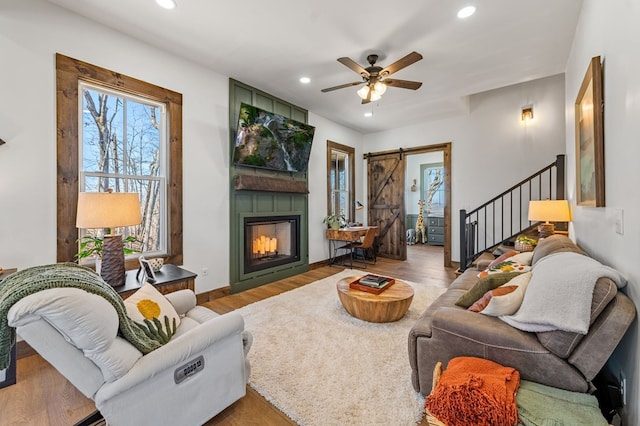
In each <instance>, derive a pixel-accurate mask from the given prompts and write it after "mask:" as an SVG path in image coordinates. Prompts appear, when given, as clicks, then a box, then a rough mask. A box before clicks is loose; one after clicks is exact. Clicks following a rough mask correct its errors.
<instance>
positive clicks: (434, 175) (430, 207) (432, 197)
mask: <svg viewBox="0 0 640 426" xmlns="http://www.w3.org/2000/svg"><path fill="white" fill-rule="evenodd" d="M420 169H421V172H422V173H421V174H422V176H421V179H420V180H421V181H422V182H420V185H421V186H420V187H421V188H422V199H423V200H425V209H426V212H427V214H435V215H438V216H441V215H443V214H444V206H445V204H446V202H445V187H444V166H443V164H442V163H432V164H422V165H421V166H420Z"/></svg>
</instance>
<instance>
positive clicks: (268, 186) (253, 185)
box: [234, 175, 309, 194]
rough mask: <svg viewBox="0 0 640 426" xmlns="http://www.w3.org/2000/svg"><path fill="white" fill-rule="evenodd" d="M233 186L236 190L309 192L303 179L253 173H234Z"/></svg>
mask: <svg viewBox="0 0 640 426" xmlns="http://www.w3.org/2000/svg"><path fill="white" fill-rule="evenodd" d="M234 188H235V190H236V191H265V192H289V193H296V194H308V193H309V189H308V188H307V182H305V181H301V180H293V179H282V178H274V177H267V176H255V175H236V176H235V185H234Z"/></svg>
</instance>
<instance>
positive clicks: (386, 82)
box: [321, 52, 422, 104]
mask: <svg viewBox="0 0 640 426" xmlns="http://www.w3.org/2000/svg"><path fill="white" fill-rule="evenodd" d="M420 59H422V55H421V54H419V53H417V52H411V53H409V54H408V55H407V56H405V57H403V58H401V59H399V60H397V61H396V62H394V63H392V64H391V65H389V66H388V67H385V68H382V67H380V66H378V65H376V61H377V60H378V55H369V56H367V62H369V66H368V67H366V68H363V67H361V66H360V65H359V64H358V63H357V62H356V61H354V60H353V59H351V58H347V57H344V58H338V62H340V63H341V64H343V65H344V66H346V67H348V68H350V69H351V70H353V71H355V72H357V73H358V74H360V76H361V77H362V81H354V82H353V83H347V84H341V85H339V86H334V87H329V88H327V89H322V90H321V91H322V92H325V93H326V92H331V91H333V90H338V89H344V88H346V87H351V86H357V85H360V84H362V83H366V85H365V86H364V87H362V88H361V89H360V90H358V92H357V93H358V96H360V98H362V103H363V104H367V103H369V102H371V101H377V100H378V99H380V98H381V97H382V94H383V93H384V92H385V91H386V90H387V86H391V87H400V88H402V89H411V90H417V89H419V88H420V86H422V83H421V82H418V81H408V80H397V79H391V78H387V77H389V76H390V75H391V74H393V73H395V72H398V71H400V70H401V69H403V68H405V67H408V66H409V65H411V64H413V63H415V62H418V61H419V60H420Z"/></svg>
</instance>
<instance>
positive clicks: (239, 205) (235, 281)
mask: <svg viewBox="0 0 640 426" xmlns="http://www.w3.org/2000/svg"><path fill="white" fill-rule="evenodd" d="M243 102H244V103H245V104H248V105H253V106H255V107H258V108H261V109H264V110H266V111H270V112H273V113H275V114H279V115H282V116H284V117H287V118H291V119H293V120H296V121H300V122H302V123H307V110H305V109H302V108H300V107H297V106H295V105H293V104H290V103H288V102H286V101H283V100H282V99H278V98H276V97H274V96H271V95H269V94H268V93H265V92H262V91H260V90H258V89H256V88H254V87H251V86H248V85H246V84H244V83H241V82H239V81H236V80H233V79H229V147H230V149H229V155H230V158H229V206H230V207H229V215H230V216H229V218H230V220H229V223H230V238H229V241H230V243H229V253H230V256H229V258H230V268H229V270H230V277H229V278H230V282H229V285H230V287H231V292H232V293H237V292H240V291H244V290H248V289H250V288H255V287H258V286H261V285H263V284H267V283H270V282H273V281H277V280H280V279H283V278H287V277H291V276H293V275H297V274H301V273H303V272H306V271H308V270H309V202H308V200H309V197H308V195H307V194H294V193H287V192H264V191H244V190H243V191H237V190H236V189H235V187H234V182H235V177H236V176H237V175H239V174H251V175H255V176H265V177H271V178H281V179H287V180H298V181H304V182H305V183H308V181H307V179H308V176H307V174H306V173H289V172H278V171H269V170H261V169H252V168H248V167H236V166H234V165H233V152H234V144H235V136H236V130H237V129H236V127H237V125H238V114H239V111H240V104H242V103H243ZM268 215H274V216H275V215H277V216H287V215H300V260H299V261H297V262H294V263H289V264H286V265H281V266H276V267H274V268H270V269H265V270H262V271H257V272H252V273H248V274H245V273H244V271H243V269H244V264H243V256H244V253H243V242H244V240H245V236H244V218H245V217H255V216H268Z"/></svg>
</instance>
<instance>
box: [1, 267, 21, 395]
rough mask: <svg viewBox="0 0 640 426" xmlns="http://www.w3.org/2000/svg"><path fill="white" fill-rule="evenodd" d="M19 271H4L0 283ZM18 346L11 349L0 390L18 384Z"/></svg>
mask: <svg viewBox="0 0 640 426" xmlns="http://www.w3.org/2000/svg"><path fill="white" fill-rule="evenodd" d="M17 271H18V270H17V269H16V268H11V269H4V270H3V271H2V272H0V282H2V280H4V279H5V278H7V277H8V276H9V275H11V274H13V273H14V272H17ZM17 346H18V345H17V343H16V344H15V345H13V347H12V348H11V353H10V354H9V357H10V358H9V367H8V368H7V369H5V370H0V389H2V388H6V387H8V386H11V385H15V384H16V361H17V357H16V347H17Z"/></svg>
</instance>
